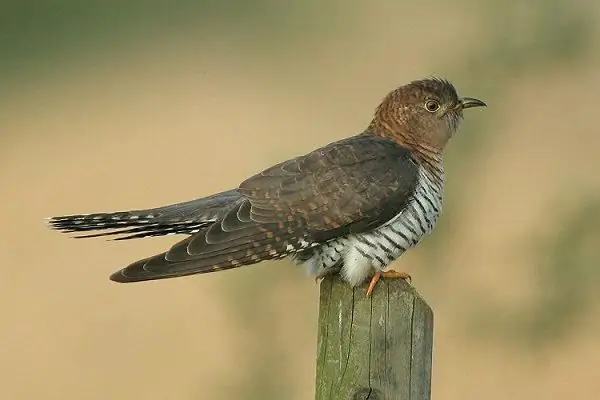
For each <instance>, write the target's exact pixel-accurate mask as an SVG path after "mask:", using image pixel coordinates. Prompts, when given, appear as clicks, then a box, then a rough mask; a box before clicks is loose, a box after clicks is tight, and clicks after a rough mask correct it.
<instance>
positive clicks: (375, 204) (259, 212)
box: [238, 135, 418, 237]
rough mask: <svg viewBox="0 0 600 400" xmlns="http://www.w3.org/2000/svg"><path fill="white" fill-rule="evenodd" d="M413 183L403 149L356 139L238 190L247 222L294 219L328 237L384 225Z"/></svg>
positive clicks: (409, 193) (261, 175) (275, 170)
mask: <svg viewBox="0 0 600 400" xmlns="http://www.w3.org/2000/svg"><path fill="white" fill-rule="evenodd" d="M417 181H418V166H417V164H416V163H415V162H414V161H413V160H412V158H411V154H410V151H409V150H408V149H406V148H404V147H401V146H399V145H398V144H397V143H395V142H393V141H390V140H387V139H385V138H380V137H376V136H372V135H358V136H355V137H352V138H348V139H344V140H340V141H337V142H333V143H330V144H328V145H326V146H324V147H321V148H319V149H316V150H314V151H312V152H310V153H308V154H306V155H304V156H300V157H296V158H294V159H291V160H288V161H285V162H283V163H280V164H277V165H275V166H273V167H271V168H268V169H266V170H264V171H263V172H261V173H259V174H256V175H254V176H253V177H251V178H249V179H247V180H246V181H244V182H243V183H242V184H241V185H240V186H239V189H238V190H239V191H240V193H241V194H242V195H243V196H244V197H245V199H246V201H247V202H248V210H249V213H250V214H251V215H250V216H249V218H250V219H252V220H255V221H258V220H260V221H261V222H268V221H273V222H274V221H292V220H294V221H299V222H298V223H300V224H301V225H303V226H306V227H308V228H309V230H311V231H312V232H317V231H318V232H328V233H329V234H333V233H334V232H337V231H338V230H340V229H341V230H342V231H343V232H346V233H349V232H359V231H364V230H366V229H368V228H370V227H372V226H376V225H378V224H381V223H384V222H386V221H388V220H389V219H391V218H392V217H393V216H395V215H397V214H398V213H399V212H400V211H401V210H402V208H403V207H404V206H405V205H406V204H407V203H408V201H409V200H410V198H411V196H412V195H413V192H414V189H415V187H416V184H417ZM328 237H329V236H328Z"/></svg>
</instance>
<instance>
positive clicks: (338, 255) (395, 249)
mask: <svg viewBox="0 0 600 400" xmlns="http://www.w3.org/2000/svg"><path fill="white" fill-rule="evenodd" d="M485 105H486V104H485V103H484V102H483V101H481V100H478V99H475V98H471V97H459V96H458V94H457V91H456V89H455V88H454V86H453V85H452V84H451V83H450V82H449V81H447V80H444V79H439V78H428V79H422V80H416V81H413V82H410V83H409V84H406V85H404V86H400V87H398V88H397V89H395V90H393V91H391V92H390V93H388V94H387V96H386V97H385V98H384V99H383V101H382V102H381V104H380V105H379V106H378V107H377V109H376V110H375V113H374V116H373V119H372V120H371V123H370V124H369V125H368V126H367V127H366V129H364V130H363V131H362V132H360V133H358V134H356V135H354V136H351V137H348V138H346V139H343V140H339V141H336V142H333V143H330V144H328V145H325V146H324V147H321V148H318V149H316V150H314V151H312V152H310V153H308V154H305V155H301V156H298V157H295V158H292V159H290V160H287V161H284V162H282V163H279V164H277V165H274V166H272V167H270V168H267V169H265V170H264V171H262V172H260V173H258V174H256V175H254V176H251V177H249V178H248V179H246V180H245V181H243V182H242V183H241V184H239V186H237V187H236V188H235V189H231V190H227V191H224V192H221V193H217V194H213V195H211V196H208V197H202V198H199V199H195V200H191V201H187V202H183V203H178V204H172V205H167V206H163V207H158V208H150V209H143V210H132V211H121V212H109V213H93V214H78V215H67V216H58V217H52V218H49V220H48V223H49V225H50V226H51V227H52V228H54V229H57V230H60V231H63V232H76V233H78V236H76V237H97V236H106V235H117V236H114V237H113V238H115V239H116V240H124V239H134V238H144V237H151V236H162V235H169V234H182V235H187V237H186V238H184V239H183V240H181V241H179V242H177V243H175V244H174V245H173V246H172V247H170V248H169V249H167V250H166V251H165V252H163V253H160V254H157V255H153V256H151V257H148V258H145V259H143V260H139V261H136V262H134V263H132V264H130V265H129V266H127V267H125V268H123V269H121V270H119V271H117V272H115V273H114V274H112V275H111V277H110V279H111V280H113V281H116V282H138V281H147V280H154V279H164V278H174V277H181V276H187V275H192V274H201V273H206V272H214V271H221V270H226V269H231V268H236V267H240V266H243V265H251V264H255V263H258V262H261V261H265V260H272V259H281V258H286V257H289V258H291V259H292V260H293V261H294V262H295V263H297V264H301V265H303V266H304V267H305V268H306V270H307V271H308V273H309V274H310V275H312V276H314V277H315V278H316V279H318V278H320V277H323V276H325V275H327V274H330V273H339V274H340V275H341V277H342V278H343V279H344V280H345V281H347V282H348V283H349V284H351V285H353V286H356V285H359V284H361V283H363V282H365V281H366V280H368V279H370V284H369V286H368V289H367V295H370V294H371V292H372V291H373V288H374V287H375V284H376V282H377V281H378V279H379V278H380V277H397V278H408V277H409V275H408V274H407V273H405V272H396V271H394V270H390V269H388V266H389V264H390V263H392V261H394V260H396V259H397V258H399V257H400V256H401V255H402V254H403V253H404V252H405V251H406V250H408V249H409V248H411V247H413V246H415V245H416V244H417V243H418V242H419V241H420V240H421V239H422V238H423V237H424V236H426V235H427V234H429V233H430V232H431V231H432V230H433V228H434V226H435V224H436V221H437V220H438V216H439V215H440V212H441V209H442V202H443V189H444V166H443V151H444V149H445V147H446V144H447V143H448V141H449V139H450V138H452V136H453V135H454V134H456V132H457V131H458V129H459V125H460V123H461V120H462V119H463V111H464V110H466V109H468V108H473V107H481V106H485Z"/></svg>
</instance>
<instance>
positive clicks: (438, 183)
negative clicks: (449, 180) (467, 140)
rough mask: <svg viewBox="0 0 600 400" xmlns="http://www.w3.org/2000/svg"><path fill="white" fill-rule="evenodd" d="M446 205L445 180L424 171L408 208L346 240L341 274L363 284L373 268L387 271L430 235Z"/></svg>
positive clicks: (421, 171) (421, 172)
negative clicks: (376, 226)
mask: <svg viewBox="0 0 600 400" xmlns="http://www.w3.org/2000/svg"><path fill="white" fill-rule="evenodd" d="M442 204H443V177H441V179H440V178H439V177H435V176H433V175H432V174H431V173H430V172H429V171H428V170H426V169H424V168H421V170H420V171H419V180H418V184H417V187H416V189H415V193H414V195H413V197H412V198H411V200H410V201H409V203H408V204H407V206H406V207H405V208H404V209H403V210H402V211H401V212H400V213H399V214H398V215H396V216H395V217H394V218H392V219H391V220H390V221H388V222H387V223H386V224H384V225H382V226H380V227H378V228H376V229H374V230H373V231H371V232H367V233H361V234H356V235H351V236H349V237H348V238H347V242H346V246H345V249H344V255H343V266H342V274H343V276H344V277H345V278H346V280H347V281H348V282H350V283H352V284H358V283H361V282H362V281H364V280H365V279H366V278H367V277H368V276H370V275H371V274H372V272H373V269H378V270H381V269H384V268H386V267H387V266H388V265H389V264H390V263H391V262H392V261H394V260H395V259H397V258H398V257H400V256H401V255H402V254H403V253H404V252H405V251H406V250H408V249H409V248H411V247H413V246H414V245H416V244H417V243H418V242H419V241H420V240H421V239H422V238H423V237H424V236H426V235H427V234H429V233H430V232H431V231H432V230H433V228H434V227H435V224H436V222H437V220H438V216H439V215H440V213H441V210H442Z"/></svg>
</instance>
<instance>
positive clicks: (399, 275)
mask: <svg viewBox="0 0 600 400" xmlns="http://www.w3.org/2000/svg"><path fill="white" fill-rule="evenodd" d="M379 278H394V279H404V280H406V281H408V282H409V283H410V282H412V277H411V276H410V274H408V273H407V272H401V271H394V270H393V269H391V270H388V271H377V272H375V274H374V275H373V278H371V282H369V288H368V289H367V297H369V296H371V294H373V289H375V284H376V283H377V281H379Z"/></svg>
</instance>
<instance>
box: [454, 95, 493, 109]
mask: <svg viewBox="0 0 600 400" xmlns="http://www.w3.org/2000/svg"><path fill="white" fill-rule="evenodd" d="M460 106H461V108H462V109H463V110H464V109H465V108H472V107H487V104H485V103H484V102H483V101H481V100H479V99H474V98H472V97H463V98H462V99H460Z"/></svg>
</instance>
